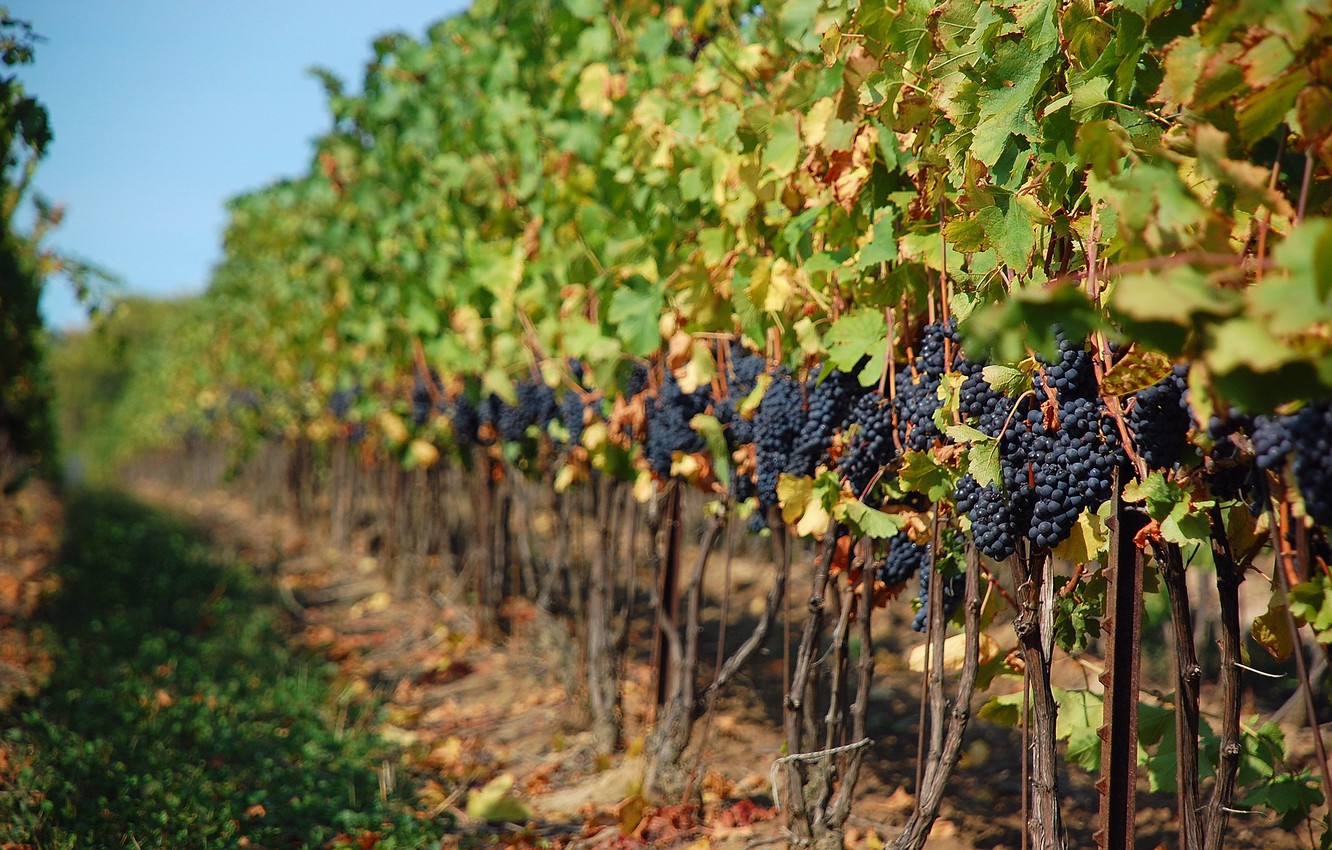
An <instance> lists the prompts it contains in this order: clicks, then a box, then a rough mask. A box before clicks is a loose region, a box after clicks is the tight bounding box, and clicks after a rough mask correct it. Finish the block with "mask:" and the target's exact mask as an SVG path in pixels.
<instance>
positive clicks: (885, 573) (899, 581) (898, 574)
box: [874, 535, 930, 587]
mask: <svg viewBox="0 0 1332 850" xmlns="http://www.w3.org/2000/svg"><path fill="white" fill-rule="evenodd" d="M929 566H930V547H929V545H928V544H926V545H923V546H922V545H921V544H919V543H914V542H912V541H911V539H910V538H908V537H906V536H905V535H899V536H898V537H896V538H894V539H893V541H892V545H891V547H890V548H889V549H888V554H887V555H886V556H884V558H883V560H881V561H879V562H878V563H877V564H875V565H874V577H875V578H876V579H878V580H879V581H881V582H883V583H884V584H885V585H887V586H888V587H900V586H902V585H904V584H906V583H907V580H908V579H910V578H911V577H912V576H914V575H916V574H917V573H919V572H920V571H921V570H925V569H928V568H929Z"/></svg>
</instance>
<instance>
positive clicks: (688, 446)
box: [643, 371, 708, 478]
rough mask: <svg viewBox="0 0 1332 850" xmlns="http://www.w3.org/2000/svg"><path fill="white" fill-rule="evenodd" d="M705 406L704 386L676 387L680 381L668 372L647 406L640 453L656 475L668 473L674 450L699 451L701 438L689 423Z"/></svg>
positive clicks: (706, 398) (702, 445)
mask: <svg viewBox="0 0 1332 850" xmlns="http://www.w3.org/2000/svg"><path fill="white" fill-rule="evenodd" d="M707 406H708V388H707V387H699V388H698V389H696V390H694V391H693V392H692V393H686V392H684V391H683V390H681V389H680V382H679V381H677V380H676V379H675V376H674V375H673V374H671V373H670V372H669V371H668V372H667V373H666V380H665V382H664V383H662V385H661V391H660V392H659V393H658V395H657V397H656V398H655V399H653V400H652V401H651V402H650V403H649V404H648V406H647V442H646V443H645V444H644V446H643V449H644V453H645V454H646V456H647V461H648V466H649V467H650V468H651V469H652V471H653V472H654V473H656V474H657V476H658V477H659V478H668V477H670V474H671V462H672V459H673V456H674V454H675V453H676V452H681V453H683V454H693V453H694V452H701V451H703V449H704V446H705V443H704V441H703V437H702V436H701V435H700V434H699V433H698V432H697V431H695V430H694V429H693V428H692V427H690V425H689V421H690V420H691V419H693V418H694V417H695V416H696V415H698V414H700V413H703V412H704V411H705V410H706V409H707Z"/></svg>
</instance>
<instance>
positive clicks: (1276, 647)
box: [1252, 605, 1294, 661]
mask: <svg viewBox="0 0 1332 850" xmlns="http://www.w3.org/2000/svg"><path fill="white" fill-rule="evenodd" d="M1252 634H1253V639H1254V642H1256V643H1257V644H1258V645H1259V646H1261V647H1262V648H1263V649H1266V650H1267V651H1268V652H1270V653H1271V654H1272V657H1273V658H1275V659H1276V660H1277V661H1285V660H1286V659H1287V658H1289V657H1290V652H1291V650H1292V649H1293V648H1294V642H1293V641H1292V640H1291V638H1290V624H1289V623H1288V622H1287V621H1286V606H1285V605H1274V606H1272V607H1271V608H1269V609H1267V612H1266V613H1264V614H1263V615H1262V616H1261V617H1258V618H1257V619H1255V620H1254V621H1253V628H1252Z"/></svg>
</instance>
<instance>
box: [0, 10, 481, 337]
mask: <svg viewBox="0 0 1332 850" xmlns="http://www.w3.org/2000/svg"><path fill="white" fill-rule="evenodd" d="M466 6H467V0H229V2H226V3H217V2H202V1H201V0H10V3H9V11H10V14H11V15H12V16H13V17H16V18H20V19H23V20H27V21H29V22H30V23H32V24H33V27H34V29H35V30H36V31H37V32H38V33H39V34H41V35H42V36H43V37H44V38H45V39H46V40H45V41H43V42H40V43H39V44H38V45H37V61H36V62H35V63H34V64H33V65H29V66H27V67H26V68H22V69H20V70H19V71H18V74H19V76H20V78H21V79H22V80H23V82H24V85H25V86H26V87H27V90H28V92H29V93H30V94H33V95H36V96H37V97H38V98H39V99H41V100H42V101H44V102H45V103H46V106H47V109H48V110H49V111H50V113H51V123H52V127H53V129H54V131H55V143H54V144H53V145H52V147H51V148H50V150H49V153H48V156H47V158H46V159H45V160H44V161H43V163H42V165H41V167H40V168H39V170H38V174H37V180H36V186H37V191H39V192H40V193H42V194H43V195H45V196H46V197H48V198H50V199H51V200H53V201H56V202H60V203H64V204H66V207H67V209H66V217H65V220H64V222H63V224H62V225H61V227H60V228H59V229H58V230H57V231H56V233H55V234H54V235H53V236H52V237H51V241H52V244H54V245H56V246H57V247H59V248H61V249H63V250H66V251H68V252H71V253H73V254H75V255H77V256H79V257H81V258H84V259H87V260H90V261H92V262H94V263H97V264H99V265H101V266H103V267H105V268H107V269H109V270H111V271H112V272H114V273H116V274H118V275H119V276H121V277H122V278H123V279H124V280H125V282H126V288H127V290H128V291H130V292H135V293H144V294H150V295H173V294H179V293H186V292H197V291H199V290H201V289H202V288H203V287H204V286H206V285H207V282H208V275H209V271H210V269H211V268H212V266H213V264H214V263H215V262H217V260H218V259H219V258H220V245H221V233H222V228H223V226H224V225H225V215H224V210H223V203H224V202H225V200H226V199H227V198H228V197H230V196H232V195H234V194H237V193H239V192H243V191H246V190H248V189H252V188H255V187H258V186H261V185H263V184H265V183H269V182H271V181H273V180H275V179H278V178H280V177H285V176H291V175H295V174H298V173H300V172H302V171H303V170H305V168H306V167H307V166H308V165H309V162H310V156H311V140H312V139H313V138H314V137H315V136H316V135H318V134H320V133H322V132H323V131H324V130H326V129H327V127H328V125H329V118H328V115H327V113H326V111H325V109H324V103H323V90H322V88H321V86H320V84H319V83H318V81H317V80H315V79H314V78H313V77H311V76H310V75H308V74H306V73H305V69H306V68H309V67H310V66H312V65H321V66H324V67H327V68H329V69H330V70H332V71H333V72H334V73H336V74H338V75H339V76H340V77H342V79H343V80H344V81H346V82H347V83H348V84H349V86H348V87H349V88H359V87H360V82H361V78H362V72H363V70H364V67H365V63H366V62H367V61H369V59H370V57H371V55H372V52H371V48H370V45H371V42H372V41H373V40H374V38H375V37H376V36H378V35H380V34H383V33H385V32H391V31H404V32H407V33H409V34H411V35H413V36H416V37H421V36H423V35H424V33H425V30H426V28H427V27H428V26H429V25H430V24H431V23H433V22H434V21H436V20H439V19H440V18H442V17H446V16H448V15H451V14H456V13H457V12H459V11H461V10H462V9H464V8H466ZM43 312H44V314H45V315H46V317H47V321H48V323H49V324H50V325H52V326H53V327H70V326H77V325H79V324H81V323H82V322H83V321H84V315H83V311H82V310H81V308H80V307H79V306H78V304H77V303H76V302H75V301H74V299H73V297H72V294H71V293H70V292H69V288H68V287H67V286H65V285H63V284H62V283H59V282H56V283H53V284H52V285H51V286H50V287H48V291H47V293H46V295H45V297H44V299H43Z"/></svg>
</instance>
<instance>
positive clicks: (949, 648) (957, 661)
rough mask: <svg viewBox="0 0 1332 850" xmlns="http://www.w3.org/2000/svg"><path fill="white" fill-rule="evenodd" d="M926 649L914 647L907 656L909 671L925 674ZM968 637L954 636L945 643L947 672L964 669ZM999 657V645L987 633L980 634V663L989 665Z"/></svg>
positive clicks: (923, 645)
mask: <svg viewBox="0 0 1332 850" xmlns="http://www.w3.org/2000/svg"><path fill="white" fill-rule="evenodd" d="M925 649H926V645H925V644H923V643H922V644H921V645H920V646H916V647H913V648H912V649H911V653H910V654H909V655H907V669H909V670H911V671H913V672H916V673H923V672H924V671H925ZM966 650H967V636H966V635H953V636H952V637H950V638H948V639H947V640H945V641H944V651H943V667H944V670H945V671H946V672H950V673H951V672H955V671H957V670H961V669H962V663H963V661H964V660H965V658H966ZM998 655H999V643H998V642H997V641H996V640H995V639H994V638H992V637H990V636H989V635H988V634H986V633H985V632H981V633H980V658H979V663H980V664H982V665H985V664H988V663H990V662H991V661H993V660H994V659H995V658H996V657H998Z"/></svg>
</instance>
